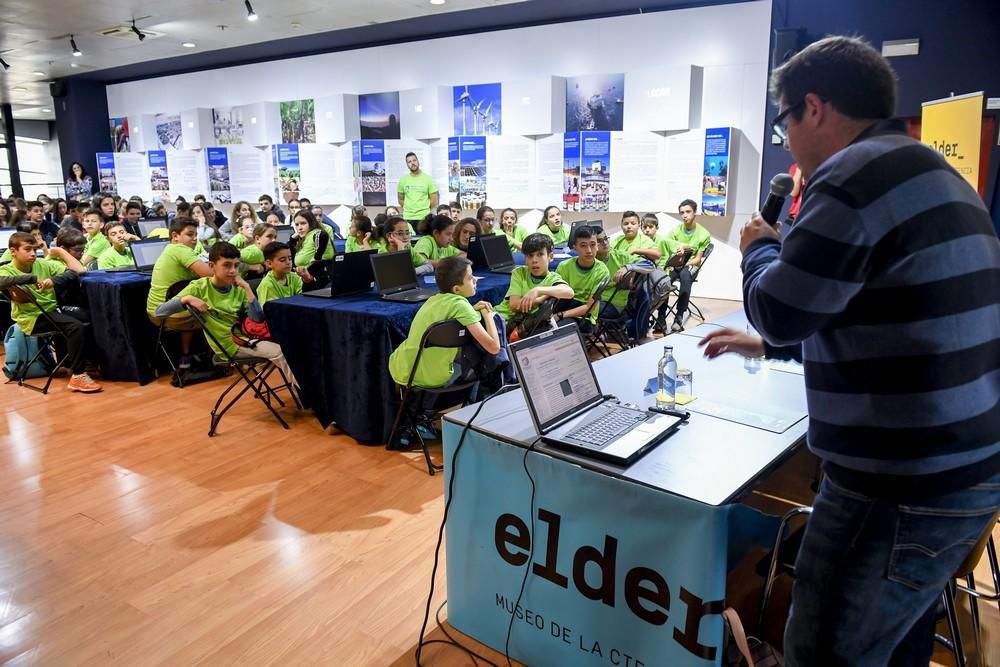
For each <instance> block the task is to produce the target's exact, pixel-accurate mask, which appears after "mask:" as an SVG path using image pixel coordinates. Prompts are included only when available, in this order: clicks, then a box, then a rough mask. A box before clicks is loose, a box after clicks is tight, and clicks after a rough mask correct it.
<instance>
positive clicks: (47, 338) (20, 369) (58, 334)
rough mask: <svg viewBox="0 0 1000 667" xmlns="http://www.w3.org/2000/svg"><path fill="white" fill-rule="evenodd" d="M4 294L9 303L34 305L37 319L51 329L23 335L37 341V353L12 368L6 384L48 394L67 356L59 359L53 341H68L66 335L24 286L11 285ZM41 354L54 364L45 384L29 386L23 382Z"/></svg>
mask: <svg viewBox="0 0 1000 667" xmlns="http://www.w3.org/2000/svg"><path fill="white" fill-rule="evenodd" d="M4 294H5V296H6V297H7V299H8V300H9V301H11V302H13V301H21V302H27V303H30V304H32V305H34V306H35V307H36V308H38V311H39V315H38V317H39V318H41V319H44V320H45V322H46V323H48V325H49V326H50V327H52V331H46V332H44V333H30V334H25V337H26V338H34V339H36V340H37V341H38V351H37V352H35V354H34V355H33V356H32V357H31V359H29V360H28V361H27V362H26V363H21V364H18V365H17V366H16V367H15V368H14V371H13V376H12V377H11V379H10V380H8V383H10V382H14V381H15V380H16V381H17V386H19V387H27V388H28V389H32V390H34V391H37V392H40V393H42V394H48V393H49V386H50V385H51V384H52V380H53V379H54V378H55V376H56V374H57V373H58V372H59V371H60V369H62V367H63V366H64V365H65V363H66V357H67V356H68V355H66V354H64V355H63V356H62V357H61V358H60V357H59V354H58V350H57V348H56V345H55V340H56V339H57V338H62V339H63V341H68V340H69V336H67V335H66V331H65V329H63V327H62V326H61V325H60V324H59V323H58V322H56V321H55V320H54V319H53V318H52V317H50V315H49V313H48V312H46V311H45V310H43V309H42V307H41V306H40V305H39V303H38V300H37V299H36V298H35V295H34V294H32V293H31V290H29V289H28V288H27V287H25V286H24V285H13V286H11V287H8V288H7V290H6V291H5V292H4ZM81 324H83V325H84V326H85V327H87V326H90V325H89V324H86V323H84V322H81ZM43 354H48V355H49V358H51V359H55V360H56V362H55V363H54V364H53V365H52V368H51V370H49V375H48V377H47V378H46V379H45V384H44V385H43V386H41V387H39V386H37V385H33V384H29V383H27V382H26V381H25V380H27V375H28V370H29V369H30V368H31V367H32V366H34V365H35V363H36V362H37V361H38V360H40V359H41V358H42V355H43Z"/></svg>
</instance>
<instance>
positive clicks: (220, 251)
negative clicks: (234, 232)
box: [208, 241, 240, 262]
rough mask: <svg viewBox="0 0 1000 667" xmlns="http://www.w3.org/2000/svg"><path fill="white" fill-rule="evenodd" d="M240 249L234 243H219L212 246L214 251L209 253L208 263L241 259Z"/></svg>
mask: <svg viewBox="0 0 1000 667" xmlns="http://www.w3.org/2000/svg"><path fill="white" fill-rule="evenodd" d="M239 258H240V249H239V248H237V247H236V246H234V245H233V244H232V243H227V242H226V241H218V242H216V243H213V244H212V249H211V250H209V251H208V261H210V262H218V261H219V260H220V259H239Z"/></svg>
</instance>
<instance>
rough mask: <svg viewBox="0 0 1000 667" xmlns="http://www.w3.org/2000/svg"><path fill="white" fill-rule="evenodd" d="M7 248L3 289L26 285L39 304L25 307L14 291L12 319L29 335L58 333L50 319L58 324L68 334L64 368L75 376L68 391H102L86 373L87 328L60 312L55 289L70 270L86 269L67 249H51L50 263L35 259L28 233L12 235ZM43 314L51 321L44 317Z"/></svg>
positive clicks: (1, 274) (1, 271) (0, 279)
mask: <svg viewBox="0 0 1000 667" xmlns="http://www.w3.org/2000/svg"><path fill="white" fill-rule="evenodd" d="M7 245H8V248H9V249H10V254H11V262H10V263H9V264H5V265H3V266H0V289H6V288H8V287H13V286H14V285H23V286H24V287H26V288H27V289H28V291H29V292H31V294H32V296H34V297H35V300H36V301H37V302H38V305H37V306H36V305H35V304H33V303H31V302H27V303H25V302H23V301H21V300H20V299H19V298H18V292H17V291H13V290H11V293H12V298H13V301H12V303H11V312H10V314H11V318H12V319H13V320H14V321H15V322H16V323H17V326H18V327H19V328H20V329H21V331H23V332H24V333H25V334H26V335H31V334H42V333H48V332H52V331H55V328H54V327H53V325H52V324H50V323H49V319H51V320H53V321H55V322H56V324H58V325H59V327H60V329H61V330H62V331H63V332H64V333H65V334H66V361H65V364H66V366H67V367H68V368H69V369H70V372H71V373H72V377H70V380H69V390H70V391H78V392H81V393H84V394H92V393H94V392H98V391H100V390H101V385H99V384H97V383H96V382H94V381H93V380H92V379H91V377H90V375H88V374H87V373H86V372H85V370H84V369H85V367H86V365H85V362H86V359H85V355H86V349H87V329H86V324H85V323H84V322H83V321H81V320H79V319H77V318H76V317H73V316H71V315H68V314H66V313H63V312H60V311H59V310H58V307H59V303H58V301H57V300H56V294H55V289H54V287H55V282H54V281H55V280H56V279H57V278H58V277H60V276H62V275H63V273H65V272H66V271H67V270H69V271H72V272H73V273H76V274H77V275H81V274H84V273H86V272H87V269H86V267H85V266H83V265H82V264H81V263H80V262H79V260H77V258H76V257H74V256H73V255H71V254H70V253H69V251H67V250H66V249H65V248H59V247H54V248H51V249H49V259H42V258H38V257H37V256H36V255H35V247H36V242H35V237H34V236H32V235H31V234H29V233H26V232H14V233H13V234H11V235H10V240H9V241H8V242H7ZM56 259H58V260H59V261H56ZM43 310H44V311H45V312H46V313H47V315H48V318H46V317H42V316H41V315H42V313H41V311H43Z"/></svg>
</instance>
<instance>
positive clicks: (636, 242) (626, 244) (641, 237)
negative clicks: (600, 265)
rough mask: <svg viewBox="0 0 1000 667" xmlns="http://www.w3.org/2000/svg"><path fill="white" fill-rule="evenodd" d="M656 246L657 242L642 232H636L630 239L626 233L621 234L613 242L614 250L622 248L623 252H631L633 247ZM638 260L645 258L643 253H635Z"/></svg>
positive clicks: (651, 247) (652, 247)
mask: <svg viewBox="0 0 1000 667" xmlns="http://www.w3.org/2000/svg"><path fill="white" fill-rule="evenodd" d="M642 248H649V249H654V248H656V244H655V243H653V239H651V238H649V237H648V236H646V235H645V234H643V233H642V232H636V235H635V236H634V237H633V238H632V240H631V241H629V240H628V239H627V238H625V235H624V234H623V235H621V236H619V237H618V238H616V239H615V240H614V242H613V243H612V244H611V249H612V250H620V251H622V252H630V251H631V250H633V249H642ZM634 257H635V258H636V261H639V260H641V259H643V257H642V255H634Z"/></svg>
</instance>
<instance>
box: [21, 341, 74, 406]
mask: <svg viewBox="0 0 1000 667" xmlns="http://www.w3.org/2000/svg"><path fill="white" fill-rule="evenodd" d="M49 347H51V348H52V351H51V354H52V358H53V359H56V365H55V366H53V367H52V370H51V371H49V375H48V377H47V378H46V379H45V385H44V386H42V387H36V386H35V385H33V384H30V383H28V382H25V380H26V379H27V378H26V377H25V376H26V375H27V374H28V369H29V368H31V367H32V366H34V365H35V362H36V361H38V360H39V359H40V358H41V357H42V353H43V352H44V351H45V350H46V348H49ZM65 363H66V355H63V357H62V358H61V359H60V358H59V357H58V355H57V354H56V346H55V345H53V344H52V343H51V341H50V342H49V343H45V344H42V345H39V346H38V351H37V352H35V355H34V356H33V357H31V359H29V360H28V363H26V364H24V366H23V367H21V368H20V373H18V375H17V386H19V387H26V388H28V389H31V390H32V391H37V392H39V393H41V394H48V393H49V386H50V385H51V384H52V380H54V379H55V377H56V373H58V372H59V371H60V369H62V367H63V365H64V364H65Z"/></svg>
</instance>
